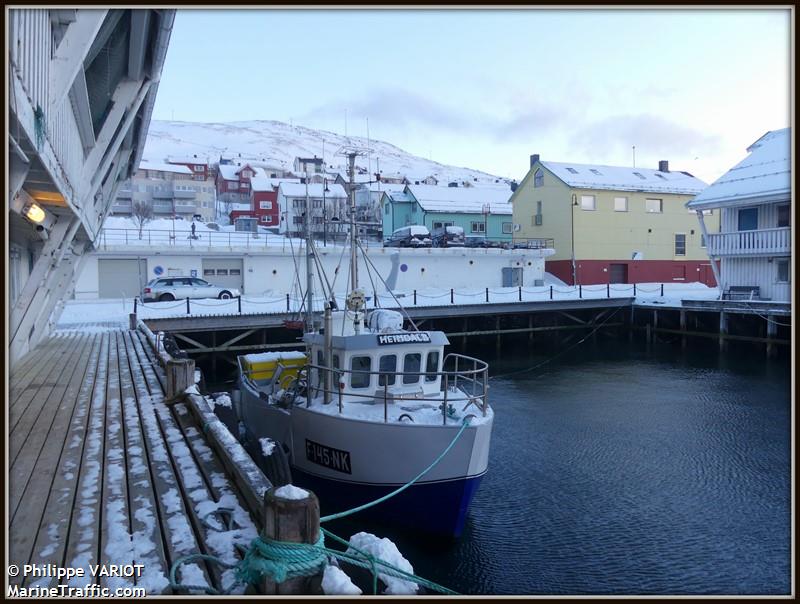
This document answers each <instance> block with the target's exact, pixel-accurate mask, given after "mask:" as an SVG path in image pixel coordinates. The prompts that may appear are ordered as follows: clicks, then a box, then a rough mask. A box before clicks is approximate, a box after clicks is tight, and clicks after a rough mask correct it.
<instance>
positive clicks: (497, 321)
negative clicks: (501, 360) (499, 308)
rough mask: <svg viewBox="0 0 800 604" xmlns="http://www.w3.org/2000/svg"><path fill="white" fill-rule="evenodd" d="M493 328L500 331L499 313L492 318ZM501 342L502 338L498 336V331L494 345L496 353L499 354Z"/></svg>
mask: <svg viewBox="0 0 800 604" xmlns="http://www.w3.org/2000/svg"><path fill="white" fill-rule="evenodd" d="M494 328H495V330H496V331H498V332H499V331H500V315H497V317H496V318H495V320H494ZM502 344H503V342H502V338H501V337H500V334H499V333H498V334H497V336H496V339H495V347H496V348H497V354H498V355H499V354H500V347H501V346H502Z"/></svg>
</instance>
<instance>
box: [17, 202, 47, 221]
mask: <svg viewBox="0 0 800 604" xmlns="http://www.w3.org/2000/svg"><path fill="white" fill-rule="evenodd" d="M22 213H23V214H24V215H25V218H27V219H28V220H30V221H31V222H35V223H36V224H41V223H42V222H44V219H45V218H46V217H47V215H46V214H45V213H44V210H43V209H42V208H41V206H39V204H36V203H29V204H28V205H27V206H25V207H24V208H23V209H22Z"/></svg>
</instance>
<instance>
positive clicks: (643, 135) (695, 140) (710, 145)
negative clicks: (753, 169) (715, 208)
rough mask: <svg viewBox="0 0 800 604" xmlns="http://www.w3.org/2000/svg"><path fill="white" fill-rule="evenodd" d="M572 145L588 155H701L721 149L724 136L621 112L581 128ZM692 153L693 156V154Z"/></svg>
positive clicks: (655, 118) (650, 117)
mask: <svg viewBox="0 0 800 604" xmlns="http://www.w3.org/2000/svg"><path fill="white" fill-rule="evenodd" d="M570 143H571V145H572V147H573V148H576V149H579V150H581V151H583V152H584V153H587V154H589V155H595V156H596V155H600V156H609V155H612V154H614V153H616V152H629V151H630V149H631V146H633V145H636V148H637V151H638V150H640V149H641V150H642V151H648V152H649V153H651V154H655V155H664V156H666V155H683V156H688V155H689V154H694V155H702V154H714V153H717V152H719V151H720V149H721V144H722V139H721V137H720V136H718V135H715V134H708V133H705V132H701V131H699V130H695V129H694V128H690V127H688V126H683V125H681V124H677V123H675V122H673V121H671V120H668V119H666V118H663V117H661V116H658V115H652V114H647V113H644V114H640V115H618V116H613V117H609V118H606V119H603V120H601V121H598V122H595V123H593V124H590V125H589V126H586V127H584V128H581V129H578V130H577V131H576V132H575V133H574V134H573V135H572V137H571V140H570ZM694 155H693V157H694Z"/></svg>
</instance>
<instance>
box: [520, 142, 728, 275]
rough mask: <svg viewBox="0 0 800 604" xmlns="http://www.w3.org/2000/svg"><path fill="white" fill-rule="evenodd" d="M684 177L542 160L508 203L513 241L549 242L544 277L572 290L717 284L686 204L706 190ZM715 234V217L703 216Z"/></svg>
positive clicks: (662, 167)
mask: <svg viewBox="0 0 800 604" xmlns="http://www.w3.org/2000/svg"><path fill="white" fill-rule="evenodd" d="M706 186H707V185H706V183H704V182H703V181H701V180H699V179H698V178H695V177H694V176H692V175H691V174H689V173H688V172H671V171H670V170H669V165H668V163H667V162H666V161H662V162H659V169H658V170H652V169H647V168H625V167H618V166H601V165H587V164H571V163H561V162H551V161H541V160H540V159H539V156H538V155H532V156H531V167H530V170H529V171H528V174H527V175H526V176H525V178H524V179H523V180H522V182H521V183H520V185H519V186H518V187H517V189H516V191H515V192H514V194H513V195H512V196H511V199H510V201H511V203H512V205H513V208H514V211H513V216H514V231H515V232H514V240H515V241H520V242H523V241H525V240H527V239H540V238H552V239H554V241H555V249H556V253H555V255H554V256H551V257H550V258H548V260H547V263H546V270H547V271H548V272H549V273H551V274H553V275H555V276H556V277H558V278H559V279H561V280H563V281H565V282H567V283H570V284H578V283H580V284H594V283H648V282H671V281H675V282H681V281H686V282H689V281H701V282H703V283H706V284H708V285H715V282H714V275H713V271H712V270H711V265H710V263H709V260H708V255H707V254H706V250H705V241H704V240H703V237H702V234H701V233H700V229H699V227H698V224H697V217H696V215H695V213H694V212H693V211H689V210H687V209H686V206H685V203H686V202H687V201H688V200H690V199H692V198H693V197H694V196H695V195H697V194H698V193H699V192H700V191H702V190H703V189H704V188H705V187H706ZM706 225H707V226H708V230H709V231H711V232H717V231H718V230H719V212H718V211H713V212H712V213H711V214H710V215H708V216H707V217H706Z"/></svg>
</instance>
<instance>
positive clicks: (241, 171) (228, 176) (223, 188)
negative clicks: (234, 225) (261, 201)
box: [217, 163, 266, 203]
mask: <svg viewBox="0 0 800 604" xmlns="http://www.w3.org/2000/svg"><path fill="white" fill-rule="evenodd" d="M256 174H260V175H262V176H264V177H266V174H265V172H264V170H263V168H260V167H256V166H251V165H250V164H249V163H246V164H244V165H242V166H237V165H235V164H220V165H219V168H218V172H217V198H218V199H219V200H220V201H223V202H225V203H246V202H247V201H249V200H250V179H251V178H253V177H254V176H255V175H256Z"/></svg>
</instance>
